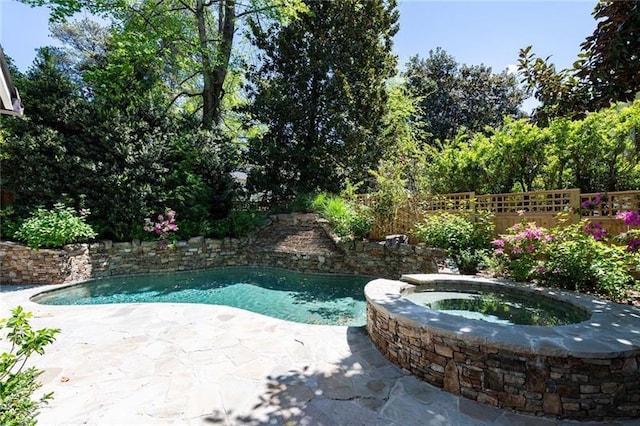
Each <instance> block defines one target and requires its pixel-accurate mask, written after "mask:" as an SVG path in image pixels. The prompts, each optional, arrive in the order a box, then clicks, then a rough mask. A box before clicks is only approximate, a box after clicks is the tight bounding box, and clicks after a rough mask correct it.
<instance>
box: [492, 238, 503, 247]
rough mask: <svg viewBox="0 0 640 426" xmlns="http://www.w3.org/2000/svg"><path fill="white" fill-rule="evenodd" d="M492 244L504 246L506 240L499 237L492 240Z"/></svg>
mask: <svg viewBox="0 0 640 426" xmlns="http://www.w3.org/2000/svg"><path fill="white" fill-rule="evenodd" d="M491 244H493V245H494V246H496V247H503V246H504V240H503V239H502V238H498V239H496V240H493V241H491Z"/></svg>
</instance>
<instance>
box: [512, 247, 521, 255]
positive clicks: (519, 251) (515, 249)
mask: <svg viewBox="0 0 640 426" xmlns="http://www.w3.org/2000/svg"><path fill="white" fill-rule="evenodd" d="M513 252H514V253H522V247H518V246H515V247H514V248H513Z"/></svg>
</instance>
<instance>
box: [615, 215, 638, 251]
mask: <svg viewBox="0 0 640 426" xmlns="http://www.w3.org/2000/svg"><path fill="white" fill-rule="evenodd" d="M616 219H620V220H622V221H624V223H625V225H627V232H622V233H621V234H619V235H618V236H617V240H618V241H620V242H621V243H623V244H626V245H627V251H628V252H632V253H639V254H640V229H631V227H632V226H640V212H638V211H637V210H634V211H627V212H620V213H618V214H617V215H616Z"/></svg>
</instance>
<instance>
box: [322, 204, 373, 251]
mask: <svg viewBox="0 0 640 426" xmlns="http://www.w3.org/2000/svg"><path fill="white" fill-rule="evenodd" d="M312 207H313V209H314V210H315V211H317V212H318V213H319V214H320V215H321V216H322V217H323V218H325V219H326V220H328V221H329V223H330V224H331V225H332V226H333V229H334V232H335V233H336V235H338V236H339V237H343V238H355V239H358V240H361V239H363V238H365V237H366V236H367V234H368V233H369V232H370V231H371V228H372V227H373V215H372V214H371V211H370V210H369V208H367V207H366V206H364V205H362V204H360V203H358V202H356V201H355V200H353V199H349V198H347V197H344V196H336V195H329V194H326V193H321V194H319V195H317V196H316V197H315V199H314V200H313V203H312Z"/></svg>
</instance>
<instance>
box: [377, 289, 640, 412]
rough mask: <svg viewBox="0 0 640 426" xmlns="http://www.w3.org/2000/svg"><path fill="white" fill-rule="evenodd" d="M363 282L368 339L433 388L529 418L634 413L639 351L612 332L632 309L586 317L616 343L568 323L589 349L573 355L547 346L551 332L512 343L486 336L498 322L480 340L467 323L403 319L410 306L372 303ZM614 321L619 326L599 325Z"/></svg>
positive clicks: (639, 387)
mask: <svg viewBox="0 0 640 426" xmlns="http://www.w3.org/2000/svg"><path fill="white" fill-rule="evenodd" d="M380 281H381V280H380ZM371 285H372V284H371V283H369V284H368V285H367V288H365V294H367V331H368V333H369V336H370V338H371V340H372V341H373V343H374V344H375V345H376V346H377V347H378V348H379V349H380V351H381V352H382V353H383V354H384V355H385V357H387V358H388V359H389V360H390V361H391V362H393V363H394V364H396V365H398V366H399V367H401V368H403V369H405V370H407V371H409V372H411V373H412V374H414V375H415V376H417V377H419V378H420V379H422V380H425V381H427V382H428V383H430V384H432V385H434V386H437V387H439V388H442V389H443V390H445V391H447V392H450V393H453V394H455V395H461V396H463V397H466V398H469V399H472V400H475V401H477V402H479V403H483V404H488V405H491V406H494V407H499V408H503V409H510V410H513V411H517V412H521V413H526V414H532V415H537V416H553V417H559V418H567V419H574V420H605V419H615V418H638V417H640V369H639V368H638V367H639V366H640V351H639V350H638V349H637V346H635V343H634V342H632V341H630V340H626V339H624V338H619V337H617V335H616V332H620V333H622V334H621V336H623V337H624V336H625V334H624V332H623V330H630V329H634V328H635V327H634V326H630V324H631V322H630V321H631V320H634V319H633V318H628V316H629V314H630V313H633V312H635V311H629V312H626V311H624V309H625V307H624V306H622V305H621V306H622V307H621V308H620V309H622V311H621V312H622V314H620V315H618V314H611V315H610V317H611V318H609V321H608V322H607V323H604V322H603V321H600V320H598V319H596V315H603V318H604V316H606V315H609V314H607V313H606V312H602V313H594V314H593V315H594V316H593V317H592V319H591V320H590V321H592V322H598V323H600V322H603V323H602V324H598V325H599V327H601V328H603V330H602V331H603V334H605V335H606V336H605V337H610V336H609V335H613V337H612V339H614V340H616V339H617V346H619V347H615V343H616V342H614V343H611V342H608V341H605V338H602V339H595V340H591V339H593V335H592V336H591V337H586V336H585V335H586V334H587V332H585V331H583V332H582V333H580V332H579V330H580V329H581V328H580V326H579V325H576V326H575V330H578V332H575V333H574V332H573V331H568V332H567V334H568V335H569V336H568V337H569V338H571V336H585V338H587V339H589V340H590V342H589V346H590V347H591V348H594V351H595V352H594V353H592V354H589V355H588V356H587V354H584V353H583V354H580V353H578V352H576V353H573V352H572V349H570V348H569V347H570V345H567V349H565V350H564V352H565V353H564V354H562V353H561V352H559V351H557V348H555V346H554V345H555V344H556V342H558V341H560V340H562V338H561V337H562V333H561V332H559V331H558V332H557V333H552V332H550V331H548V330H545V327H533V328H532V329H531V331H530V334H532V335H533V334H535V331H534V329H535V330H539V333H540V336H539V337H538V338H537V339H535V336H533V337H534V338H532V339H531V341H532V344H531V347H525V346H524V345H520V344H519V343H518V344H516V343H515V342H513V339H511V338H510V337H509V336H508V335H505V336H503V339H504V342H502V343H500V344H498V343H496V342H494V341H492V340H499V336H500V331H499V329H498V328H496V329H495V331H496V333H498V334H497V335H496V336H494V338H493V339H491V338H483V339H480V338H475V336H474V330H473V326H468V324H467V323H465V324H462V322H461V323H459V324H457V325H456V326H455V327H454V325H451V327H449V328H452V329H455V330H457V331H452V330H448V329H444V328H440V327H439V323H438V322H437V321H435V320H434V321H433V322H430V320H433V319H434V318H435V317H428V318H425V319H424V323H420V322H419V321H415V320H412V319H409V318H407V317H406V316H409V315H413V312H412V311H411V310H412V309H414V306H415V309H417V308H418V306H417V305H413V306H411V305H412V304H411V303H410V302H406V301H403V300H401V299H399V298H395V299H394V298H389V299H388V300H387V301H386V302H384V303H383V304H382V305H381V304H378V303H377V302H373V301H372V300H371V299H370V294H368V293H367V292H368V289H369V288H370V286H371ZM370 291H371V292H373V291H374V290H370ZM371 294H373V293H371ZM383 305H384V306H383ZM415 309H414V310H415ZM420 309H423V308H420ZM603 311H604V310H603ZM419 315H420V313H419V312H415V315H413V317H416V318H420V321H421V320H422V318H423V317H420V316H419ZM433 315H436V314H433ZM438 318H440V317H438ZM440 320H444V318H440ZM460 321H467V320H464V319H460ZM621 321H627V322H629V323H625V324H622V323H621ZM635 321H636V322H637V320H635ZM481 323H482V322H481ZM428 324H431V325H428ZM616 325H617V326H618V327H619V328H622V327H624V329H623V330H612V331H611V332H608V331H606V330H607V329H608V328H611V329H616ZM567 327H571V326H566V327H565V328H567ZM560 328H561V329H563V328H562V327H560ZM583 329H584V328H583ZM503 331H504V330H503ZM505 334H508V333H505ZM549 336H552V337H549ZM576 338H577V339H580V337H576ZM627 338H628V339H631V338H629V337H627ZM545 342H546V344H545ZM575 343H576V344H577V341H576V342H575ZM559 345H561V346H562V343H559ZM536 346H538V347H537V348H536ZM597 348H600V349H601V351H602V352H598V351H597ZM634 348H635V349H634ZM544 349H553V351H549V352H548V351H545V350H544ZM545 352H548V353H545Z"/></svg>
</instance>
